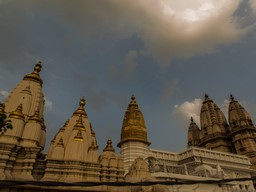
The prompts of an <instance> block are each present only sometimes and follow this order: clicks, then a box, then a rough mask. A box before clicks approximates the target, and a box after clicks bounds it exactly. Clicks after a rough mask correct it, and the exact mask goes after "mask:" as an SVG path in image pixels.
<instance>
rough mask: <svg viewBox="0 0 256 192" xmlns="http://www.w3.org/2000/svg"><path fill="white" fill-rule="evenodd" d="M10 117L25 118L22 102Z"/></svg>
mask: <svg viewBox="0 0 256 192" xmlns="http://www.w3.org/2000/svg"><path fill="white" fill-rule="evenodd" d="M9 117H10V118H14V119H22V120H24V114H23V113H22V103H21V104H20V105H19V106H18V107H17V109H16V110H15V111H13V112H12V113H11V114H10V116H9Z"/></svg>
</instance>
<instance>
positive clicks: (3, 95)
mask: <svg viewBox="0 0 256 192" xmlns="http://www.w3.org/2000/svg"><path fill="white" fill-rule="evenodd" d="M9 94H10V93H9V92H8V91H0V102H4V101H5V99H6V98H7V97H8V96H9Z"/></svg>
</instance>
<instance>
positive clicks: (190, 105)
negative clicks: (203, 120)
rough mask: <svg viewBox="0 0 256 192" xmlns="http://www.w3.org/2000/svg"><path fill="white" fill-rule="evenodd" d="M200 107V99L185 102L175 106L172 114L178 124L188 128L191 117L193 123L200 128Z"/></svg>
mask: <svg viewBox="0 0 256 192" xmlns="http://www.w3.org/2000/svg"><path fill="white" fill-rule="evenodd" d="M201 106H202V99H198V98H196V99H194V100H193V101H185V102H184V103H182V104H180V105H175V106H174V109H173V112H172V114H173V115H174V116H175V117H176V118H175V119H176V120H177V121H178V123H179V124H181V125H182V126H185V128H187V127H188V125H189V122H190V118H191V117H193V119H194V121H195V122H196V123H197V125H198V126H199V127H200V109H201Z"/></svg>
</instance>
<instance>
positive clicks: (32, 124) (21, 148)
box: [0, 62, 45, 179]
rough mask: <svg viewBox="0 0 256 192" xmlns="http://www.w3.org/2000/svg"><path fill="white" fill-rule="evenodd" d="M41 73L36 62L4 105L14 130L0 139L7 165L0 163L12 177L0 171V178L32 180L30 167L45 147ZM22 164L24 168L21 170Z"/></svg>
mask: <svg viewBox="0 0 256 192" xmlns="http://www.w3.org/2000/svg"><path fill="white" fill-rule="evenodd" d="M41 69H42V64H41V62H38V63H37V64H36V65H35V66H34V70H33V72H32V73H30V74H27V75H25V76H24V77H23V79H22V80H21V81H20V82H19V83H18V84H17V86H16V87H15V88H14V89H13V90H12V91H11V93H10V95H9V96H8V98H7V100H6V101H5V103H4V105H5V112H6V115H7V116H8V118H9V119H10V120H11V121H12V124H13V129H12V130H8V131H7V132H6V133H5V134H4V135H1V136H0V145H1V146H2V147H3V149H4V152H3V153H4V154H6V162H2V163H3V164H5V163H6V167H8V169H9V170H12V171H13V174H12V176H10V175H11V174H9V175H8V174H5V173H4V172H5V171H4V172H3V170H4V169H2V168H3V167H2V168H0V177H8V178H9V179H17V178H22V179H32V177H33V176H32V167H33V165H34V163H35V162H36V159H37V157H39V156H40V155H41V154H42V153H41V152H42V150H43V148H44V145H45V143H44V140H45V127H44V126H42V119H43V113H44V103H45V100H44V94H43V91H42V84H43V80H42V79H41V77H40V74H39V73H40V71H41ZM43 129H44V130H43ZM13 154H16V155H17V157H18V158H21V157H24V156H26V157H27V158H25V159H24V158H23V159H22V158H21V159H15V158H14V157H13ZM21 154H22V155H21ZM23 164H24V165H26V166H21V165H23ZM15 169H17V170H19V171H17V170H15ZM20 173H21V174H20Z"/></svg>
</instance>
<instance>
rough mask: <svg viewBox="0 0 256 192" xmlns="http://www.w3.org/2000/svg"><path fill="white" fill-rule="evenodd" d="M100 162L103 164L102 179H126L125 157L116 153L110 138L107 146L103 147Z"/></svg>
mask: <svg viewBox="0 0 256 192" xmlns="http://www.w3.org/2000/svg"><path fill="white" fill-rule="evenodd" d="M99 163H100V164H101V170H100V180H101V181H113V182H116V181H123V180H124V166H123V159H122V158H121V157H120V156H119V155H117V154H116V153H115V149H114V148H113V146H112V141H111V139H110V138H109V139H108V141H107V146H106V147H105V148H104V149H103V152H102V154H101V156H100V157H99Z"/></svg>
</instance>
